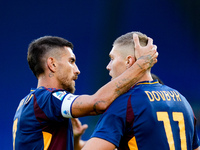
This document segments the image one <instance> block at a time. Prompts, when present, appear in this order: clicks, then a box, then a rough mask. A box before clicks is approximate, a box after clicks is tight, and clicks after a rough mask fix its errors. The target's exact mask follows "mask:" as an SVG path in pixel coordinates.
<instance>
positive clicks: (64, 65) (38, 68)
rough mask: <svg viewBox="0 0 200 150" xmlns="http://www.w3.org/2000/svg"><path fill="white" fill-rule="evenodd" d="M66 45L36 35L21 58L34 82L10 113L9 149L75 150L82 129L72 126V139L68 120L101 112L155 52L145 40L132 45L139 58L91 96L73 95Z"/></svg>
mask: <svg viewBox="0 0 200 150" xmlns="http://www.w3.org/2000/svg"><path fill="white" fill-rule="evenodd" d="M72 49H73V45H72V43H71V42H69V41H67V40H65V39H63V38H60V37H54V36H45V37H41V38H39V39H36V40H34V41H33V42H32V43H30V45H29V48H28V56H27V60H28V63H29V67H30V69H31V70H32V72H33V74H34V75H35V76H36V77H37V79H38V85H37V88H36V89H34V90H32V91H31V92H30V93H29V94H28V95H27V96H25V97H24V98H23V99H22V100H21V102H20V104H19V106H18V108H17V111H16V114H15V116H14V123H13V149H14V150H19V149H20V150H32V149H35V150H36V149H44V150H46V149H48V150H73V149H80V148H81V147H82V146H83V145H84V142H83V141H81V139H80V136H81V134H82V133H83V131H84V130H85V129H86V127H83V126H81V128H79V129H77V130H76V132H77V133H78V135H76V137H74V139H73V130H72V123H71V119H70V118H76V117H81V116H87V115H97V114H101V113H103V112H104V111H105V110H106V109H107V108H108V106H109V105H110V104H111V103H112V102H113V101H114V99H116V98H117V97H118V96H119V95H121V94H123V93H124V92H126V91H127V90H128V89H129V88H130V87H131V86H132V85H134V84H135V83H136V81H137V80H138V79H139V78H140V77H141V76H142V75H143V74H144V72H145V71H146V70H147V69H148V68H150V67H152V66H153V64H154V63H156V62H157V56H158V53H157V51H156V46H154V45H153V40H152V39H151V38H149V42H148V45H147V46H146V47H140V45H138V49H137V50H138V52H139V53H140V55H139V56H138V58H139V57H140V56H141V57H140V58H139V59H138V60H137V62H136V63H135V65H133V66H132V67H131V68H130V69H129V70H127V71H126V72H125V73H124V74H123V75H121V76H119V77H118V78H116V79H114V80H113V81H111V82H109V83H107V84H106V85H105V86H103V87H102V88H100V89H99V90H98V91H97V92H96V93H95V94H93V95H74V94H73V93H74V91H75V80H76V79H77V78H78V75H79V74H80V71H79V69H78V67H77V66H76V63H75V61H76V57H75V55H74V53H73V51H72ZM146 50H148V52H145V51H146ZM72 121H73V122H74V121H76V120H72ZM78 130H81V131H78ZM73 140H75V141H73ZM74 145H75V146H74Z"/></svg>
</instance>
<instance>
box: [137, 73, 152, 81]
mask: <svg viewBox="0 0 200 150" xmlns="http://www.w3.org/2000/svg"><path fill="white" fill-rule="evenodd" d="M142 81H153V78H152V76H151V74H150V72H147V73H145V74H144V75H143V76H142V77H141V78H140V80H138V82H142Z"/></svg>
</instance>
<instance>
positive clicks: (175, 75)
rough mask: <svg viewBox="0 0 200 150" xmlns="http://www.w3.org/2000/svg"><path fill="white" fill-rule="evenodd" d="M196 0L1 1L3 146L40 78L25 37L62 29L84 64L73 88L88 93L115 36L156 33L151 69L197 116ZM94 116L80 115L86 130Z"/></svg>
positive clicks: (104, 75)
mask: <svg viewBox="0 0 200 150" xmlns="http://www.w3.org/2000/svg"><path fill="white" fill-rule="evenodd" d="M199 8H200V2H199V0H84V1H83V0H76V1H69V0H57V1H53V0H34V1H29V0H21V1H16V0H8V1H3V0H1V1H0V41H1V43H0V61H1V64H0V71H1V73H0V83H1V87H0V91H1V98H0V106H1V107H0V117H1V123H0V149H3V150H4V149H5V150H8V149H12V122H13V116H14V114H15V111H16V108H17V106H18V103H19V101H20V100H21V99H22V98H23V97H24V96H25V95H26V94H27V93H29V90H30V88H31V87H36V86H37V80H36V78H35V77H34V76H33V74H32V73H31V71H30V70H29V68H28V64H27V61H26V54H27V47H28V44H29V43H30V42H31V41H32V40H33V39H36V38H38V37H41V36H44V35H54V36H61V37H63V38H66V39H68V40H69V41H71V42H72V43H73V44H74V46H75V48H74V53H75V54H76V57H77V65H78V67H79V69H80V71H81V74H80V76H79V79H78V80H77V82H76V89H77V90H76V92H75V94H86V93H87V94H93V93H94V92H96V90H97V89H99V88H100V87H101V86H102V85H104V84H105V83H107V82H108V81H109V80H110V77H109V76H108V71H107V70H106V65H107V63H108V62H109V57H108V54H109V51H110V50H111V48H112V42H113V41H114V40H115V39H116V38H117V37H118V36H120V35H122V34H125V33H127V32H130V31H141V32H142V33H145V34H147V35H148V36H150V37H152V38H153V39H154V43H155V44H156V45H157V46H158V51H159V59H158V63H157V64H156V65H155V66H154V67H153V69H152V72H153V73H155V74H157V75H158V76H159V77H160V78H161V79H162V80H163V81H164V83H165V84H167V85H169V86H171V87H173V88H176V89H177V90H179V91H180V92H181V93H182V94H183V95H185V97H186V98H187V99H188V101H189V102H190V103H191V105H192V107H193V109H194V111H195V115H196V117H197V118H199V120H200V110H199V108H200V102H199V100H200V95H199V92H200V87H199V83H200V81H199V74H200V61H199V58H200V48H199V44H200V29H199V27H200V9H199ZM97 119H98V117H84V118H81V121H82V122H83V123H88V124H89V127H90V128H89V129H88V130H87V131H86V134H85V135H84V136H83V139H85V140H87V139H88V138H89V136H90V135H91V132H92V130H93V129H94V125H95V124H96V121H97Z"/></svg>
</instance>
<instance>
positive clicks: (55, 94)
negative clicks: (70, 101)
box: [53, 91, 66, 101]
mask: <svg viewBox="0 0 200 150" xmlns="http://www.w3.org/2000/svg"><path fill="white" fill-rule="evenodd" d="M65 94H66V92H65V91H58V92H54V93H53V96H55V97H56V98H58V99H59V100H61V101H62V99H63V97H64V96H65Z"/></svg>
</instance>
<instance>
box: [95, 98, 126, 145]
mask: <svg viewBox="0 0 200 150" xmlns="http://www.w3.org/2000/svg"><path fill="white" fill-rule="evenodd" d="M122 102H124V101H122V100H120V99H116V100H115V101H114V102H113V103H112V104H111V105H110V107H109V108H108V110H107V111H106V112H105V113H104V114H103V115H102V116H101V118H100V119H99V121H98V123H97V125H96V128H95V130H94V132H93V134H92V136H91V137H97V138H101V139H104V140H106V141H109V142H111V143H112V144H114V145H115V146H116V147H119V143H120V140H121V137H122V136H123V134H124V132H125V121H126V120H125V118H126V107H125V106H126V104H125V103H122Z"/></svg>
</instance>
